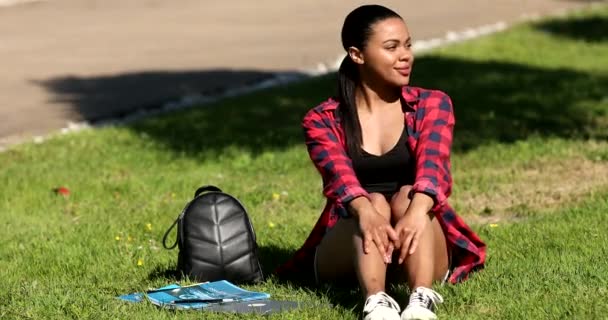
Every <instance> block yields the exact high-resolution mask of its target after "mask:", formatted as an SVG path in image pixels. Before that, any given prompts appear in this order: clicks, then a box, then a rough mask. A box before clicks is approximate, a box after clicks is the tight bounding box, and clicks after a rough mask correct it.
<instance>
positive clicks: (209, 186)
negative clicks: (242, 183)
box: [194, 185, 222, 198]
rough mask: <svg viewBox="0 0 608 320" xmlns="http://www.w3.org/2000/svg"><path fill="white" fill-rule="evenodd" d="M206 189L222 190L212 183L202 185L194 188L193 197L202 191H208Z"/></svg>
mask: <svg viewBox="0 0 608 320" xmlns="http://www.w3.org/2000/svg"><path fill="white" fill-rule="evenodd" d="M208 191H217V192H222V190H221V189H220V188H218V187H216V186H212V185H207V186H202V187H200V188H198V189H197V190H196V192H195V193H194V197H195V198H196V197H198V196H199V195H200V194H201V193H203V192H208Z"/></svg>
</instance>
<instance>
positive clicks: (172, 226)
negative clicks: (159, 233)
mask: <svg viewBox="0 0 608 320" xmlns="http://www.w3.org/2000/svg"><path fill="white" fill-rule="evenodd" d="M177 221H179V217H178V218H177V219H175V221H174V222H173V224H172V225H171V226H170V227H169V229H167V232H165V235H164V236H163V247H165V249H167V250H171V249H173V248H175V246H177V238H175V242H174V243H173V244H172V245H171V246H170V247H169V246H167V237H168V236H169V232H171V230H173V228H175V226H176V225H177Z"/></svg>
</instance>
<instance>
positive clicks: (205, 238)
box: [163, 186, 264, 284]
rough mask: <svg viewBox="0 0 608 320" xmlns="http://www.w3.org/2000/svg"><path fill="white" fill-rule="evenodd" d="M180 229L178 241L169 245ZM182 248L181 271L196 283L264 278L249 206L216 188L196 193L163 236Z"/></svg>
mask: <svg viewBox="0 0 608 320" xmlns="http://www.w3.org/2000/svg"><path fill="white" fill-rule="evenodd" d="M175 226H177V240H176V242H175V243H174V244H173V245H172V246H170V247H169V246H167V244H166V240H167V237H168V235H169V233H170V232H171V230H172V229H173V228H174V227H175ZM163 246H164V247H165V248H166V249H169V250H171V249H173V248H175V246H178V247H179V254H178V259H177V272H178V273H179V274H180V275H181V276H187V277H189V278H190V279H192V280H193V281H199V282H203V281H216V280H228V281H230V282H232V283H235V284H236V283H252V282H258V281H262V280H263V279H264V276H263V273H262V267H261V265H260V263H259V260H258V248H257V243H256V238H255V232H254V231H253V226H252V224H251V221H250V220H249V216H248V215H247V211H246V210H245V207H243V205H242V204H241V202H240V201H239V200H237V199H236V198H235V197H233V196H231V195H229V194H227V193H224V192H222V190H220V189H219V188H218V187H215V186H203V187H201V188H199V189H198V190H196V192H195V194H194V199H193V200H192V201H190V202H189V203H188V204H187V205H186V207H185V208H184V210H183V211H182V212H181V214H180V215H179V216H178V217H177V219H176V220H175V222H174V223H173V224H172V225H171V227H169V229H168V230H167V232H166V233H165V235H164V237H163Z"/></svg>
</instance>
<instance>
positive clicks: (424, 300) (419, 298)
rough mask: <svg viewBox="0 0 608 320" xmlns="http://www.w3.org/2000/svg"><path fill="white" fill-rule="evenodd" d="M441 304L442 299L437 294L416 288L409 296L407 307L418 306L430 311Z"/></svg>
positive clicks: (427, 289) (429, 290)
mask: <svg viewBox="0 0 608 320" xmlns="http://www.w3.org/2000/svg"><path fill="white" fill-rule="evenodd" d="M442 302H443V297H441V295H440V294H439V293H437V292H435V291H434V290H432V289H429V288H425V287H418V288H416V290H414V292H413V293H412V294H411V295H410V302H409V305H419V306H422V307H425V308H427V309H430V310H432V309H434V308H435V307H436V306H437V304H439V303H442Z"/></svg>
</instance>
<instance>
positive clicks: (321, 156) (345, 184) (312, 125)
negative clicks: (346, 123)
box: [302, 109, 368, 216]
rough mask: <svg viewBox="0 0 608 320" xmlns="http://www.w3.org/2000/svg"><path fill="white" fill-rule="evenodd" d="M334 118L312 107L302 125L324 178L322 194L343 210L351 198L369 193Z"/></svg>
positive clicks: (307, 143)
mask: <svg viewBox="0 0 608 320" xmlns="http://www.w3.org/2000/svg"><path fill="white" fill-rule="evenodd" d="M332 121H333V120H332V119H330V118H329V116H327V115H326V113H323V112H321V111H319V110H317V109H313V110H311V111H310V112H309V113H308V114H307V115H306V116H305V117H304V120H303V121H302V128H303V129H304V135H305V141H306V147H307V149H308V154H309V156H310V159H311V160H312V162H313V163H314V165H315V167H316V168H317V170H318V171H319V173H320V174H321V176H322V178H323V194H324V195H325V196H326V197H327V198H328V199H331V200H334V201H335V202H336V204H337V205H338V207H340V208H342V209H344V208H345V205H346V204H347V203H348V202H349V201H351V200H353V199H355V198H357V197H360V196H365V197H367V196H368V194H367V192H366V191H365V190H364V189H363V188H362V187H361V184H360V183H359V180H358V179H357V176H356V174H355V171H354V169H353V165H352V161H351V159H350V157H349V156H348V155H347V153H346V150H345V149H344V147H343V146H342V143H341V142H340V140H339V136H338V132H337V129H336V128H335V126H332V125H331V123H332ZM339 214H340V215H341V216H348V215H349V214H348V212H347V211H346V210H339Z"/></svg>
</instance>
